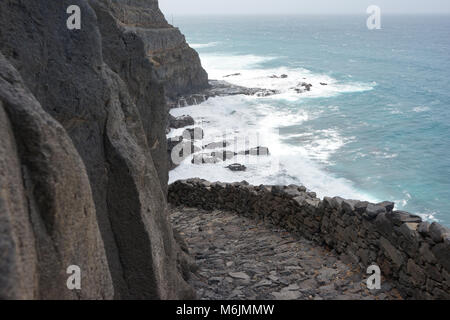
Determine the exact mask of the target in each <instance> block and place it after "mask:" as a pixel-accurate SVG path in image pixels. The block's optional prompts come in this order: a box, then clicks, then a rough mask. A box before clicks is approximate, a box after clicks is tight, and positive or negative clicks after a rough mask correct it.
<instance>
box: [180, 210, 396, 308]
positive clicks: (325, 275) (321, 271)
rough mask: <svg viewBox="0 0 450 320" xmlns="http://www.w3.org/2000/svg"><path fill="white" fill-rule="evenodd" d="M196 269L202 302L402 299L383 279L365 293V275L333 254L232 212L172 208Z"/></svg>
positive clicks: (194, 279) (195, 281)
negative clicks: (213, 300) (378, 286)
mask: <svg viewBox="0 0 450 320" xmlns="http://www.w3.org/2000/svg"><path fill="white" fill-rule="evenodd" d="M171 220H172V223H173V225H174V227H175V229H177V230H178V231H179V233H180V234H181V235H182V236H183V238H184V239H185V241H186V243H187V245H188V247H189V250H190V254H191V256H192V257H194V259H195V261H196V263H197V265H198V267H199V270H198V271H197V273H196V274H195V275H194V276H193V278H192V279H191V284H192V285H193V286H194V287H195V289H196V290H197V293H198V296H199V297H200V298H201V299H208V300H210V299H224V300H228V299H234V300H254V299H258V300H259V299H261V300H265V299H282V300H297V299H302V300H303V299H315V300H322V299H336V300H340V299H379V300H385V299H401V296H400V295H399V293H398V291H397V290H396V289H395V288H393V287H392V285H391V284H390V283H389V282H386V281H384V280H383V279H382V288H381V289H380V290H368V289H367V288H366V279H367V277H368V275H366V274H365V270H364V271H360V270H358V269H357V268H355V267H354V266H352V264H351V263H350V262H348V261H346V260H347V259H345V257H341V258H339V257H338V256H337V255H336V254H335V253H333V252H332V251H330V250H328V249H326V248H324V247H320V246H317V245H316V244H314V243H313V242H311V241H308V240H305V239H303V238H300V237H296V236H294V235H292V234H290V233H288V232H286V231H284V230H282V229H280V228H277V227H273V226H270V225H267V224H264V223H262V222H258V221H255V220H251V219H248V218H244V217H240V216H238V215H237V214H236V213H230V212H223V211H205V210H200V209H196V208H195V209H194V208H185V207H176V208H172V209H171Z"/></svg>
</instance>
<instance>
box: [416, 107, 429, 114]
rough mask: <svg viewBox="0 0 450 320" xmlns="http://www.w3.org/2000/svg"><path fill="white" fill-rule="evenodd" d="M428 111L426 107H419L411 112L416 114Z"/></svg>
mask: <svg viewBox="0 0 450 320" xmlns="http://www.w3.org/2000/svg"><path fill="white" fill-rule="evenodd" d="M430 110H431V109H430V107H427V106H419V107H415V108H413V111H414V112H417V113H420V112H427V111H430Z"/></svg>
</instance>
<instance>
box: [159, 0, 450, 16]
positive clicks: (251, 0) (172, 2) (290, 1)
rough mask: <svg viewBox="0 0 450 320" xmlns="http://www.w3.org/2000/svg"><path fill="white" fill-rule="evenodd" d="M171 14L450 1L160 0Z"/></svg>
mask: <svg viewBox="0 0 450 320" xmlns="http://www.w3.org/2000/svg"><path fill="white" fill-rule="evenodd" d="M159 5H160V8H161V10H162V11H163V13H164V14H165V15H170V14H177V15H181V14H286V13H289V14H366V9H367V7H368V6H370V5H378V6H379V7H380V8H381V11H382V13H392V14H398V13H406V14H417V13H426V14H430V13H445V14H449V13H450V0H159Z"/></svg>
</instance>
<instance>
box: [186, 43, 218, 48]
mask: <svg viewBox="0 0 450 320" xmlns="http://www.w3.org/2000/svg"><path fill="white" fill-rule="evenodd" d="M218 44H219V42H208V43H189V46H190V47H191V48H193V49H202V48H210V47H215V46H217V45H218Z"/></svg>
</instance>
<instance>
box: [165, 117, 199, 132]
mask: <svg viewBox="0 0 450 320" xmlns="http://www.w3.org/2000/svg"><path fill="white" fill-rule="evenodd" d="M194 123H195V121H194V118H192V117H191V116H186V115H184V116H180V117H174V116H172V115H169V128H173V129H179V128H184V127H187V126H193V125H194Z"/></svg>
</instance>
